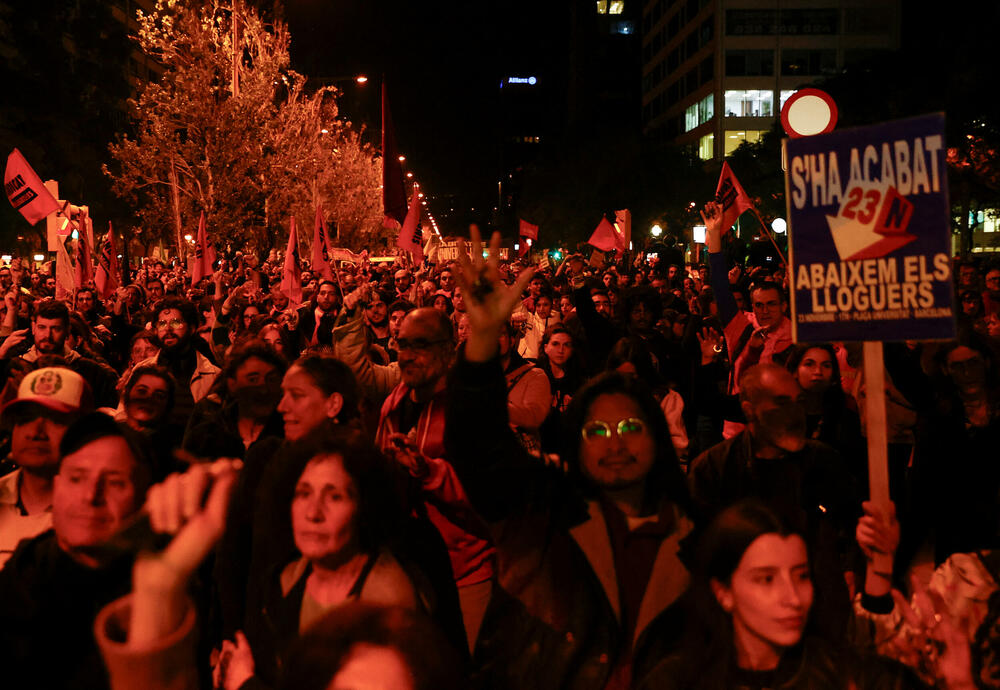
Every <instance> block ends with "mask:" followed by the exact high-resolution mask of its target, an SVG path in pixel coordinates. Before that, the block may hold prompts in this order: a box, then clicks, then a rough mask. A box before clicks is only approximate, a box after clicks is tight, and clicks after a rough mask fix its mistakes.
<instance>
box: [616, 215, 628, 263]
mask: <svg viewBox="0 0 1000 690" xmlns="http://www.w3.org/2000/svg"><path fill="white" fill-rule="evenodd" d="M615 232H616V234H617V235H618V238H619V240H620V242H619V249H620V251H622V252H624V251H628V248H629V245H631V244H632V212H631V211H629V210H628V209H627V208H626V209H623V210H621V211H615Z"/></svg>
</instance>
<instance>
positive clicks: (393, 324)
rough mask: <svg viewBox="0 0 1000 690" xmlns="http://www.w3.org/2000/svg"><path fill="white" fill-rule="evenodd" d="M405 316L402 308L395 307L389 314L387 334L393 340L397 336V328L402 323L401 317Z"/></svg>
mask: <svg viewBox="0 0 1000 690" xmlns="http://www.w3.org/2000/svg"><path fill="white" fill-rule="evenodd" d="M405 317H406V312H405V311H403V310H402V309H397V310H396V311H394V312H392V313H391V314H389V335H390V337H392V339H393V340H395V339H396V338H398V337H399V329H400V327H401V326H402V325H403V319H404V318H405Z"/></svg>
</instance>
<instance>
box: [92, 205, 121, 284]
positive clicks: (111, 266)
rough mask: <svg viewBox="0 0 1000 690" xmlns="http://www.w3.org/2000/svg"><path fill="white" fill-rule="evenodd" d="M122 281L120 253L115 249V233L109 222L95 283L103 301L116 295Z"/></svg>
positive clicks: (98, 258)
mask: <svg viewBox="0 0 1000 690" xmlns="http://www.w3.org/2000/svg"><path fill="white" fill-rule="evenodd" d="M120 281H121V269H120V268H119V266H118V252H117V250H116V249H115V233H114V230H113V229H112V228H111V221H108V234H107V235H106V236H105V237H104V242H103V243H102V246H101V253H100V254H99V255H98V256H97V275H96V276H95V277H94V283H95V285H97V292H98V294H99V295H100V297H101V299H108V298H109V297H111V296H112V295H114V294H115V290H117V289H118V286H119V284H120Z"/></svg>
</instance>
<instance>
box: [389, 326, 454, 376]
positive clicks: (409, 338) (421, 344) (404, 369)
mask: <svg viewBox="0 0 1000 690" xmlns="http://www.w3.org/2000/svg"><path fill="white" fill-rule="evenodd" d="M396 346H397V350H398V352H399V371H400V374H401V376H402V379H403V383H405V384H406V385H407V386H409V387H411V388H425V387H428V386H434V385H436V384H437V382H438V381H439V380H440V379H441V377H443V376H444V375H445V373H446V372H447V371H448V366H449V365H450V364H451V356H452V350H453V348H454V343H453V342H452V340H451V338H449V337H448V334H447V333H443V332H442V331H441V327H440V320H439V319H438V318H437V317H436V316H434V315H433V314H429V313H428V310H427V309H426V308H424V309H416V310H414V311H411V312H410V313H409V314H407V315H406V318H405V319H403V325H402V326H401V327H400V329H399V338H397V340H396Z"/></svg>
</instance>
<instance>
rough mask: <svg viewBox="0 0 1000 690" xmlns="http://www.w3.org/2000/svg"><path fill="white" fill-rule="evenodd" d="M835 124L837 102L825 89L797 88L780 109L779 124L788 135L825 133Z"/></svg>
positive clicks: (801, 135) (804, 135)
mask: <svg viewBox="0 0 1000 690" xmlns="http://www.w3.org/2000/svg"><path fill="white" fill-rule="evenodd" d="M836 125H837V104H836V103H834V102H833V98H832V97H831V96H830V94H828V93H827V92H826V91H820V90H819V89H799V90H798V91H796V92H795V93H794V94H792V95H791V96H789V98H788V100H787V101H785V105H784V107H782V109H781V126H782V127H784V129H785V132H786V133H787V134H788V136H790V137H808V136H812V135H813V134H827V133H828V132H832V131H833V128H834V127H835V126H836Z"/></svg>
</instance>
